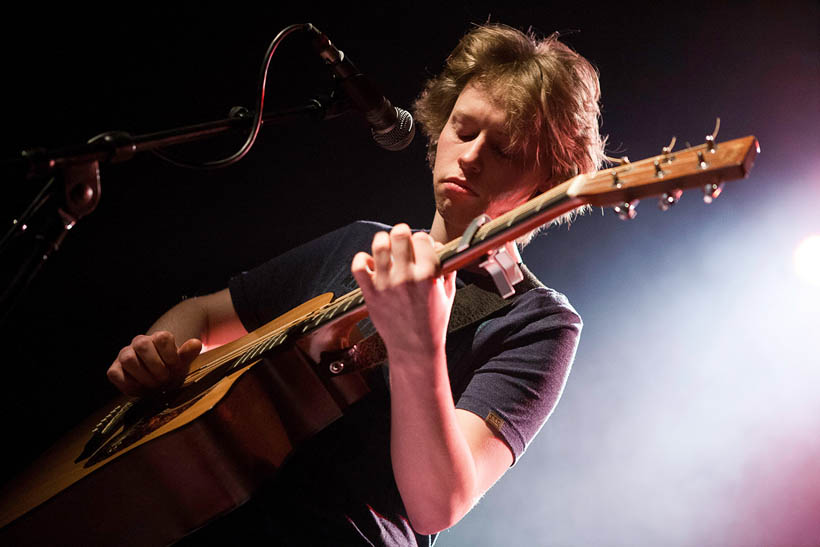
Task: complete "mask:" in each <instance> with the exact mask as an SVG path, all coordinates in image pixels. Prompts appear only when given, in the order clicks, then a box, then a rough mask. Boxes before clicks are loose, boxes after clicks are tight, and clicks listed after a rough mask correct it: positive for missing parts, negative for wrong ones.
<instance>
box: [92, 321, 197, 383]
mask: <svg viewBox="0 0 820 547" xmlns="http://www.w3.org/2000/svg"><path fill="white" fill-rule="evenodd" d="M200 351H202V342H201V341H200V340H198V339H197V338H191V339H190V340H187V341H186V342H185V343H184V344H182V345H181V346H179V347H177V345H176V340H175V339H174V335H173V334H172V333H170V332H168V331H157V332H154V333H152V334H149V335H142V334H141V335H139V336H137V337H135V338H134V339H133V340H132V341H131V344H129V345H127V346H125V347H124V348H122V349H121V350H120V352H119V354H118V355H117V359H116V360H115V361H114V363H112V365H111V366H110V367H108V379H109V380H110V381H111V383H112V384H114V385H115V386H116V387H117V389H119V390H120V391H122V392H123V393H125V394H126V395H131V396H133V397H139V396H143V395H146V394H149V393H153V392H159V391H162V390H164V389H169V388H172V387H176V386H178V385H180V384H181V383H182V382H183V380H184V379H185V375H186V374H187V373H188V368H189V367H190V366H191V362H192V361H193V360H194V359H195V358H196V357H197V355H199V352H200Z"/></svg>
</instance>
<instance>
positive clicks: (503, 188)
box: [433, 84, 546, 238]
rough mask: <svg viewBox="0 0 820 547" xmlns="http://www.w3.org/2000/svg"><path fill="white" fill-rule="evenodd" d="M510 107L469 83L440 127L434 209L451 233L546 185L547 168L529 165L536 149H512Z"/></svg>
mask: <svg viewBox="0 0 820 547" xmlns="http://www.w3.org/2000/svg"><path fill="white" fill-rule="evenodd" d="M506 119H507V118H506V113H505V111H504V110H503V108H502V107H501V106H500V105H499V104H498V103H497V102H496V101H494V100H493V98H492V96H491V95H490V94H489V93H487V92H485V91H483V90H482V89H481V88H480V87H477V86H474V85H472V84H470V85H467V87H465V88H464V90H463V91H462V92H461V95H459V97H458V100H457V101H456V104H455V106H454V107H453V111H452V112H451V113H450V118H449V119H448V120H447V124H446V125H445V127H444V129H443V130H442V132H441V135H440V136H439V139H438V145H437V148H436V160H435V164H434V166H433V187H434V192H435V198H436V212H437V215H439V216H440V217H441V218H442V219H443V220H444V223H445V225H446V226H447V231H448V234H447V235H448V237H449V238H453V237H455V236H456V235H458V234H460V233H461V232H462V231H463V230H464V228H466V227H467V225H468V224H469V223H470V221H471V220H472V219H473V218H475V217H476V216H478V215H480V214H481V213H486V214H488V215H490V216H491V217H493V218H495V217H497V216H499V215H501V214H503V213H505V212H507V211H509V210H510V209H513V208H515V207H517V206H518V205H520V204H522V203H524V202H525V201H527V200H528V199H529V198H530V197H532V196H533V194H534V193H535V192H536V190H537V189H540V190H545V189H546V176H545V175H544V174H543V169H541V168H539V169H536V170H533V169H532V168H528V167H526V165H527V162H526V161H525V159H526V158H527V157H528V156H527V154H528V153H530V154H532V153H534V152H533V151H532V150H529V151H520V152H517V153H512V154H509V153H507V152H506V151H505V149H506V147H507V145H508V144H509V137H508V135H507V133H506V127H505V125H506V124H505V122H506Z"/></svg>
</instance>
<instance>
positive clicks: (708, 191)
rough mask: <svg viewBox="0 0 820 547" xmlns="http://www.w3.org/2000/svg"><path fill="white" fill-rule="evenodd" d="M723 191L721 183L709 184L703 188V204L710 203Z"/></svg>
mask: <svg viewBox="0 0 820 547" xmlns="http://www.w3.org/2000/svg"><path fill="white" fill-rule="evenodd" d="M722 191H723V183H722V182H720V183H714V182H712V183H710V184H707V185H706V186H704V187H703V202H704V203H712V202H713V201H715V200H716V199H717V198H718V196H719V195H720V193H721V192H722Z"/></svg>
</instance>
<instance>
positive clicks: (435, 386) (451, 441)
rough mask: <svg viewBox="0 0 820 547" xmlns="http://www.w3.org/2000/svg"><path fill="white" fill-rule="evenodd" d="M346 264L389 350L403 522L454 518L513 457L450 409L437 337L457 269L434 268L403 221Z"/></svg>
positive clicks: (427, 524) (478, 422) (438, 524)
mask: <svg viewBox="0 0 820 547" xmlns="http://www.w3.org/2000/svg"><path fill="white" fill-rule="evenodd" d="M372 252H373V254H372V256H371V255H368V254H366V253H359V254H358V255H356V257H355V258H354V260H353V266H352V270H353V274H354V276H355V277H356V280H357V282H358V283H359V286H360V287H361V289H362V292H363V293H364V296H365V300H366V301H367V307H368V311H369V313H370V317H371V319H372V320H373V323H374V325H375V326H376V328H377V329H378V331H379V334H380V335H381V337H382V339H383V340H384V343H385V346H386V347H387V351H388V356H389V359H390V392H391V441H390V454H391V460H392V464H393V472H394V475H395V477H396V483H397V485H398V487H399V492H400V494H401V497H402V501H403V502H404V505H405V508H406V509H407V513H408V517H409V518H410V522H411V524H412V525H413V527H414V528H415V529H416V531H418V532H420V533H428V534H429V533H434V532H438V531H440V530H443V529H445V528H448V527H450V526H452V525H453V524H455V523H456V522H457V521H458V520H459V519H461V517H462V516H464V515H465V514H466V513H467V512H468V511H469V510H470V508H471V507H472V506H473V504H474V503H475V502H476V500H478V499H479V498H480V497H481V495H482V494H483V493H484V492H485V491H486V490H487V489H488V488H489V487H490V486H492V484H493V483H494V482H495V481H496V480H497V479H498V478H499V477H500V476H501V475H502V474H503V473H504V471H506V469H507V468H508V467H509V466H510V464H511V463H512V452H511V450H510V449H509V447H508V446H507V445H506V444H505V443H504V442H503V441H501V440H500V439H499V438H498V437H496V436H495V435H494V434H493V432H492V431H491V430H490V428H489V427H487V426H486V424H485V423H484V421H483V420H482V419H481V418H479V417H478V416H475V415H474V414H472V413H470V412H466V411H463V410H457V409H456V408H455V405H454V403H453V399H452V395H451V390H450V382H449V378H448V375H447V361H446V357H445V354H444V343H445V338H446V331H447V322H448V318H449V313H450V309H451V306H452V301H453V296H454V293H455V278H454V276H453V275H450V276H448V277H447V278H444V277H440V276H438V275H437V259H436V257H435V253H434V251H433V243H432V241H431V239H430V238H429V236H427V234H423V233H419V234H415V235H412V236H411V234H410V229H409V228H408V227H407V226H406V225H399V226H396V227H395V228H394V229H393V230H392V231H391V233H390V235H389V236H388V234H386V233H384V232H382V233H380V234H377V235H376V237H375V238H374V240H373V249H372Z"/></svg>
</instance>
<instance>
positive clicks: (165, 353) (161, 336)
mask: <svg viewBox="0 0 820 547" xmlns="http://www.w3.org/2000/svg"><path fill="white" fill-rule="evenodd" d="M150 338H151V341H152V342H153V344H154V349H155V350H156V352H157V355H158V356H159V358H160V360H161V361H162V362H163V363H165V364H166V365H167V366H168V367H171V368H173V367H174V365H176V364H177V363H178V362H179V355H178V354H177V344H176V339H175V338H174V335H173V334H172V333H170V332H168V331H165V330H163V331H157V332H155V333H153V334H152V335H151V336H150Z"/></svg>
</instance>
